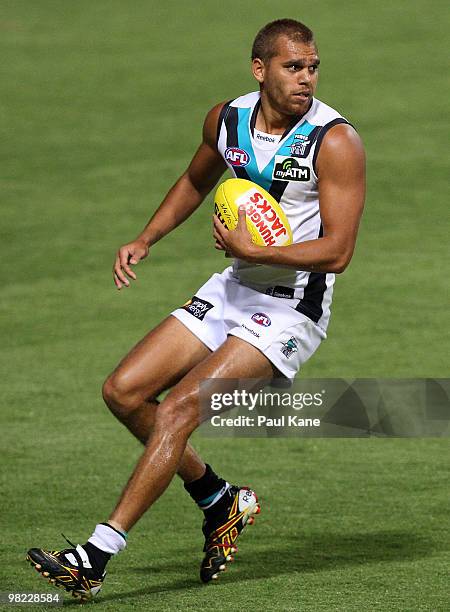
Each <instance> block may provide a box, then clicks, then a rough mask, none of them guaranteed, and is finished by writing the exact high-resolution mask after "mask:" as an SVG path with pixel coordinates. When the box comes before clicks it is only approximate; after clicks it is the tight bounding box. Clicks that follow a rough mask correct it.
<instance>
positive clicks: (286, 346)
mask: <svg viewBox="0 0 450 612" xmlns="http://www.w3.org/2000/svg"><path fill="white" fill-rule="evenodd" d="M280 350H281V352H282V353H283V355H284V356H285V357H287V358H288V359H289V357H290V356H291V355H292V354H293V353H296V352H297V351H298V346H297V340H296V339H295V338H294V336H291V337H290V338H289V340H288V341H287V342H283V346H282V347H281V349H280Z"/></svg>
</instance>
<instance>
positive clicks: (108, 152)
mask: <svg viewBox="0 0 450 612" xmlns="http://www.w3.org/2000/svg"><path fill="white" fill-rule="evenodd" d="M303 4H304V5H305V6H304V7H303V6H302V5H303ZM446 8H447V7H446V3H444V2H443V1H442V0H434V1H433V2H431V3H430V2H425V1H424V0H413V1H411V2H397V3H393V2H388V1H387V0H380V1H379V2H376V3H370V2H357V1H356V0H351V1H349V2H345V3H340V2H337V1H336V0H324V1H323V2H320V3H299V2H294V1H291V0H288V1H283V2H280V3H278V4H275V3H273V2H268V1H267V0H263V1H260V2H257V3H250V2H249V1H248V0H241V1H239V2H237V1H236V0H232V1H230V2H227V3H223V2H218V1H217V0H212V1H208V2H191V3H183V2H181V1H177V0H168V1H166V2H165V3H160V2H155V1H153V0H149V1H147V2H144V1H142V0H141V1H134V2H130V3H124V2H119V1H117V0H112V1H110V2H105V1H104V0H98V1H97V2H87V1H86V0H81V1H78V2H68V1H64V0H60V1H59V2H58V1H55V0H40V1H39V2H32V1H31V0H28V1H25V0H16V1H13V0H4V1H3V2H2V3H1V8H0V50H1V57H2V61H1V62H0V74H1V82H2V95H1V98H0V113H1V118H2V121H1V124H2V128H1V130H2V134H1V145H0V146H1V157H2V164H1V166H2V169H1V172H0V181H1V192H2V222H1V230H0V231H1V238H2V263H3V266H2V269H3V273H2V277H3V278H2V283H3V290H2V297H1V313H2V316H1V320H0V325H1V338H2V343H1V353H0V358H1V368H2V369H1V371H2V381H1V384H2V387H1V392H2V404H3V405H2V410H1V449H2V470H1V514H0V520H1V528H2V530H1V531H2V542H1V546H0V549H1V550H2V563H1V568H0V591H10V590H13V591H21V592H23V591H42V592H43V591H48V592H52V591H51V590H50V587H49V586H48V585H47V583H46V582H45V581H43V580H42V579H39V577H38V576H37V575H34V572H32V570H31V569H30V567H29V566H27V565H26V564H25V562H24V557H25V552H26V550H27V548H29V547H30V546H49V547H54V548H62V547H63V546H64V540H63V539H62V538H61V536H60V533H61V531H63V532H64V533H65V534H66V535H67V536H68V537H69V538H70V539H72V540H77V541H78V540H79V541H85V539H86V537H87V536H89V535H90V532H91V530H92V527H93V525H94V524H95V523H96V522H98V521H100V520H104V519H105V517H106V516H107V515H108V513H109V512H110V509H111V507H112V506H113V504H114V502H115V500H116V498H117V496H118V494H119V492H120V490H121V488H122V486H123V484H124V483H125V481H126V479H127V477H128V475H129V473H130V471H131V469H132V467H133V465H134V463H135V461H136V460H137V458H138V456H139V453H140V448H139V445H138V444H137V442H135V441H134V440H133V439H132V438H131V436H130V435H129V434H128V433H127V432H126V431H125V430H124V429H122V428H121V427H120V426H119V425H118V424H117V423H116V422H115V421H114V419H113V417H112V416H110V415H109V414H108V413H107V410H106V409H105V408H104V406H103V404H102V401H101V397H100V387H101V384H102V381H103V379H104V378H105V377H106V375H107V374H108V373H109V371H111V370H112V368H113V367H114V366H115V365H116V363H117V361H118V360H119V359H120V358H121V356H122V355H123V354H124V353H125V352H126V351H127V350H128V349H129V348H130V346H131V345H132V344H134V342H135V341H137V340H138V339H139V338H140V337H141V336H142V335H143V334H144V333H145V332H146V331H147V330H148V329H150V328H152V327H153V326H154V325H155V324H156V323H158V322H159V321H160V320H161V319H162V318H163V317H164V316H166V314H167V313H168V312H170V310H171V309H173V308H174V307H175V306H177V305H178V304H180V303H184V302H185V301H186V300H187V299H188V298H189V297H190V296H191V295H192V294H193V292H194V291H195V289H196V288H197V287H198V286H200V285H201V284H202V283H203V282H204V281H205V280H206V279H207V278H208V276H209V275H210V274H211V273H212V272H213V271H217V270H221V269H223V268H224V267H225V265H226V263H225V262H224V260H223V257H222V255H221V254H220V253H218V252H216V251H215V250H214V248H213V242H212V238H211V236H210V233H211V230H210V225H211V221H210V219H211V212H212V207H211V199H210V198H209V199H208V200H207V201H206V202H205V204H204V206H203V207H202V208H201V209H200V210H199V211H198V212H197V213H196V214H195V216H194V217H193V218H191V219H190V220H189V221H188V222H187V223H186V224H185V225H184V226H183V227H182V228H179V229H178V230H176V231H175V232H174V233H173V234H172V235H171V236H170V237H168V238H167V239H166V240H164V241H163V242H162V243H160V244H158V245H157V246H156V247H155V248H154V249H153V252H152V255H151V257H150V258H149V259H148V260H147V261H146V262H145V263H144V264H142V265H141V266H139V267H138V269H137V271H138V274H139V279H138V281H137V283H136V284H135V285H134V286H133V287H132V289H130V290H128V291H122V292H120V293H118V292H117V291H115V289H114V287H113V283H112V279H111V274H110V270H111V266H112V261H113V255H114V252H115V250H116V249H117V248H118V246H119V245H120V244H122V243H124V242H126V241H128V240H130V239H132V238H134V237H135V235H136V234H137V232H138V231H139V230H140V229H141V227H142V226H143V225H144V223H145V222H146V220H147V219H148V217H149V216H150V214H151V212H152V211H153V210H154V209H155V208H156V206H157V205H158V203H159V201H160V199H161V198H162V196H163V195H164V193H165V192H166V190H167V189H168V187H169V186H170V185H171V183H172V182H173V181H174V180H175V178H177V176H178V175H179V173H180V172H181V171H183V169H184V168H185V167H186V164H187V163H188V161H189V159H190V156H191V155H192V153H193V151H194V150H195V148H196V146H197V143H198V142H199V138H200V134H201V123H202V120H203V117H204V115H205V113H206V111H207V110H208V109H209V108H210V107H211V106H212V105H213V104H215V103H217V102H218V101H220V100H225V99H230V98H232V97H236V96H238V95H240V94H241V93H244V92H247V91H251V90H252V89H254V88H255V86H254V84H253V82H252V79H251V76H250V72H249V65H248V56H249V49H250V46H251V42H252V39H253V36H254V34H255V33H256V31H257V30H258V28H259V27H261V26H262V25H263V24H264V23H265V22H267V21H269V20H272V19H275V18H279V17H283V16H292V17H294V18H299V19H301V20H303V21H305V22H306V23H307V24H309V25H310V26H311V27H312V28H313V29H314V30H315V32H316V35H317V40H318V43H319V49H320V53H321V60H322V65H321V82H320V85H319V90H318V97H319V98H320V99H323V100H324V101H325V102H327V103H328V104H330V105H331V106H334V107H336V108H337V109H339V110H340V111H341V112H342V113H343V114H345V115H346V116H347V117H348V119H349V120H350V121H352V123H354V125H355V126H357V128H358V130H359V132H360V134H361V135H362V137H363V140H364V142H365V144H366V148H367V154H368V198H367V206H366V212H365V215H364V219H363V224H362V228H361V233H360V238H359V242H358V247H357V251H356V254H355V257H354V260H353V262H352V264H351V266H350V268H349V269H348V270H347V271H346V272H345V274H344V275H343V276H342V277H340V278H338V282H337V287H336V291H335V299H334V309H333V317H332V322H331V325H330V330H329V336H328V340H327V341H326V342H325V343H324V344H323V346H322V347H321V348H320V350H319V352H318V353H317V355H315V356H314V358H313V359H312V360H311V361H310V362H309V363H308V364H307V365H306V366H305V368H304V370H303V375H304V376H311V377H349V378H353V377H388V378H389V377H405V378H408V377H446V376H448V356H447V355H448V353H447V351H448V328H449V309H448V295H449V292H448V275H447V274H446V272H445V268H444V266H445V262H448V258H449V249H448V226H447V224H445V223H444V220H445V218H446V215H447V216H448V212H447V210H448V203H447V201H448V198H446V197H445V196H446V195H447V193H448V192H447V193H446V191H447V180H446V175H445V170H444V167H445V156H446V152H447V142H446V139H445V134H444V130H443V126H442V124H443V122H444V117H445V113H446V106H447V101H448V98H449V94H450V91H449V85H448V81H447V80H446V79H445V66H444V57H445V55H446V51H447V47H446V44H445V35H446V33H447V32H448V25H447V23H445V12H446ZM180 269H181V270H182V273H181V274H180ZM194 438H195V443H196V445H197V446H198V448H199V449H200V450H201V451H202V453H203V455H204V457H205V458H206V459H207V460H208V461H210V462H211V463H212V465H213V466H214V467H215V468H216V469H217V471H219V472H220V473H221V474H223V475H224V477H226V478H227V479H229V480H231V481H238V482H241V483H243V484H247V483H248V484H251V485H252V486H253V487H255V489H256V490H257V491H258V493H259V495H260V497H261V500H262V506H263V512H262V514H261V516H260V517H259V518H258V520H257V523H256V525H255V527H254V528H251V529H248V530H247V531H248V532H246V533H245V534H244V536H243V538H242V542H241V545H240V552H239V555H238V559H237V561H236V562H235V564H234V565H233V566H232V568H230V571H229V572H227V573H226V575H224V576H222V577H221V580H220V581H219V583H218V584H214V585H211V586H208V587H204V586H202V585H201V584H199V582H198V564H199V562H200V559H201V552H200V551H201V545H202V538H201V532H200V522H201V515H200V512H199V511H198V510H197V509H196V508H195V507H194V506H193V504H192V502H191V501H190V500H189V499H188V498H187V496H186V495H185V493H184V492H183V490H182V486H181V483H180V482H179V481H178V480H176V481H174V482H173V483H172V485H171V486H170V488H169V490H168V491H167V492H166V494H165V495H164V496H163V497H162V498H161V499H160V500H159V501H158V502H157V503H156V505H155V506H154V508H153V509H152V510H151V512H149V513H148V514H147V515H146V516H145V517H144V518H143V519H142V521H141V522H140V523H139V524H138V525H137V527H136V528H135V530H133V532H132V534H131V536H130V545H129V547H128V550H127V551H126V553H124V554H122V555H120V556H119V557H118V558H117V559H116V560H114V561H113V562H112V563H111V565H110V572H109V575H108V578H107V581H106V583H105V588H104V590H103V591H102V594H101V595H100V596H99V598H98V600H97V601H96V602H95V604H94V605H95V609H96V610H99V611H101V610H118V609H120V610H124V611H125V610H132V609H150V610H153V609H154V610H185V609H186V610H190V609H192V610H194V609H195V610H210V609H226V610H228V609H232V608H236V607H237V608H238V609H241V608H244V607H246V608H247V607H249V608H251V609H255V610H274V611H278V610H305V611H316V610H317V611H327V612H328V611H334V610H336V611H344V612H347V611H358V612H359V611H360V610H363V609H365V610H377V611H384V610H398V611H406V610H408V611H409V610H411V611H416V610H424V611H425V610H427V611H428V610H429V611H444V610H448V609H449V606H450V604H449V600H448V582H447V584H446V580H448V574H447V571H448V562H449V559H450V554H449V546H448V534H449V529H448V527H449V525H448V505H447V504H448V495H447V493H448V477H449V460H448V459H449V453H448V439H410V440H407V439H402V440H400V439H391V440H382V439H360V440H358V439H355V440H338V439H336V440H332V439H326V440H325V439H317V440H295V439H289V440H288V439H268V440H265V439H258V440H246V439H238V440H230V439H226V440H223V441H222V440H217V439H215V440H211V439H206V438H204V437H201V436H200V435H199V434H197V435H196V436H194ZM69 603H71V602H69ZM75 605H77V604H75ZM24 609H25V608H24ZM26 609H38V607H33V606H27V607H26Z"/></svg>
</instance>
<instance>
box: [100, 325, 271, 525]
mask: <svg viewBox="0 0 450 612" xmlns="http://www.w3.org/2000/svg"><path fill="white" fill-rule="evenodd" d="M274 373H275V372H274V366H273V365H272V363H271V362H270V361H269V360H268V358H267V357H266V356H265V355H263V353H261V352H260V351H259V350H258V349H257V348H255V347H254V346H252V345H250V344H248V343H247V342H245V341H244V340H241V339H240V338H236V337H232V336H230V337H229V338H228V339H227V340H226V342H225V343H224V344H223V345H222V346H221V347H219V348H218V349H217V350H216V351H215V352H214V353H212V354H211V355H209V356H208V357H207V358H206V359H204V360H203V361H202V362H201V363H199V364H198V365H197V366H196V367H195V368H193V369H192V370H191V371H190V372H189V373H188V374H186V376H185V377H184V378H183V379H182V380H181V381H180V382H179V383H178V384H177V385H176V386H175V387H174V388H173V389H172V390H171V391H170V393H169V394H168V395H167V397H166V398H165V399H164V400H163V401H162V402H161V404H160V405H159V407H158V409H157V413H156V420H155V427H154V429H153V432H152V434H151V435H150V437H149V440H148V442H147V446H146V449H145V451H144V453H143V455H142V456H141V458H140V460H139V462H138V464H137V465H136V468H135V470H134V472H133V474H132V476H131V478H130V480H129V481H128V484H127V486H126V487H125V489H124V491H123V493H122V496H121V498H120V500H119V502H118V504H117V506H116V508H115V509H114V511H113V513H112V514H111V516H110V518H109V520H108V522H109V523H110V524H111V525H112V526H113V527H115V528H116V529H118V530H119V531H125V532H128V531H129V530H130V529H131V528H132V527H133V525H134V524H135V523H136V522H137V521H138V520H139V518H140V517H141V516H142V514H143V513H144V512H145V511H146V510H147V509H148V508H149V507H150V506H151V505H152V504H153V503H154V502H155V501H156V500H157V499H158V497H159V496H160V495H161V493H162V492H163V491H164V490H165V489H166V488H167V486H168V485H169V483H170V481H171V480H172V478H173V476H174V474H175V472H176V469H177V466H178V463H179V461H180V458H181V456H182V454H183V452H184V448H185V446H186V443H187V441H188V439H189V436H190V435H191V434H192V432H193V431H194V430H195V429H196V428H197V427H198V425H199V424H200V422H201V415H200V411H199V387H200V383H201V382H202V381H204V380H206V379H218V378H219V379H228V378H229V379H238V378H240V379H243V378H249V379H253V380H255V383H256V381H257V380H260V381H261V382H262V381H268V380H271V379H272V378H273V376H274Z"/></svg>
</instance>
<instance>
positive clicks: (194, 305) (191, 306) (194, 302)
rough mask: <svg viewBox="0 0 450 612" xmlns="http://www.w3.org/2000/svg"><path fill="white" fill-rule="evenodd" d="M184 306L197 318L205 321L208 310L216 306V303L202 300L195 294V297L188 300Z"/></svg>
mask: <svg viewBox="0 0 450 612" xmlns="http://www.w3.org/2000/svg"><path fill="white" fill-rule="evenodd" d="M183 308H184V310H187V311H188V312H189V313H190V314H191V315H192V316H194V317H195V318H196V319H200V321H203V319H204V318H205V315H206V313H207V312H208V310H211V308H214V304H211V303H210V302H207V301H206V300H201V299H200V298H199V297H197V296H196V295H194V297H193V298H192V299H191V300H189V302H186V304H185V305H184V306H183Z"/></svg>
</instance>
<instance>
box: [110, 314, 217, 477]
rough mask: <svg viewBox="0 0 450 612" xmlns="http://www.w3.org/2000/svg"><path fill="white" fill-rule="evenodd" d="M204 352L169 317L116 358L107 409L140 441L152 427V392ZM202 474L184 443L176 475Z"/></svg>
mask: <svg viewBox="0 0 450 612" xmlns="http://www.w3.org/2000/svg"><path fill="white" fill-rule="evenodd" d="M210 353H211V351H210V350H209V349H208V348H207V347H206V346H205V344H203V342H201V340H199V339H198V338H197V337H196V336H195V335H194V334H193V333H192V332H190V331H189V329H188V328H187V327H186V326H185V325H183V324H182V323H180V321H178V320H177V319H176V318H175V317H172V316H169V317H168V318H167V319H165V320H164V321H162V323H160V324H159V325H158V326H157V327H155V329H153V330H152V331H151V332H149V333H148V334H147V335H146V336H145V337H144V338H143V339H142V340H140V342H138V343H137V344H136V346H135V347H134V348H132V349H131V351H130V352H129V353H128V354H127V355H126V356H125V357H124V358H123V359H122V361H121V362H120V363H119V365H118V366H117V367H116V369H115V370H114V371H113V372H112V374H111V375H110V376H109V377H108V378H107V380H106V381H105V383H104V385H103V398H104V400H105V402H106V404H107V405H108V407H109V408H110V410H111V412H112V413H113V414H114V415H115V416H116V417H117V418H118V419H119V420H120V421H121V422H122V423H123V424H124V425H125V426H126V427H127V428H128V429H129V430H130V432H131V433H132V434H133V435H134V436H136V438H137V439H138V440H140V441H141V442H142V443H143V444H145V443H146V442H147V439H148V437H149V435H150V433H151V431H152V429H153V425H154V421H155V413H156V408H157V406H158V403H159V402H158V400H157V397H158V395H159V394H160V393H162V392H163V391H165V390H167V389H169V388H170V387H173V386H174V385H175V384H176V383H177V382H179V381H180V380H181V379H182V378H183V376H184V375H185V374H187V372H189V371H190V370H192V368H193V367H195V366H196V365H197V364H198V363H200V362H201V361H203V359H205V358H206V357H207V356H208V355H209V354H210ZM204 473H205V464H204V463H203V461H202V460H201V459H200V457H199V456H198V455H197V453H196V452H195V451H194V449H193V448H192V446H191V445H190V444H188V445H187V447H186V450H185V452H184V454H183V457H182V460H181V462H180V465H179V468H178V474H179V476H181V478H182V479H183V481H184V482H185V483H189V482H192V481H194V480H197V479H199V478H200V477H201V476H202V475H203V474H204Z"/></svg>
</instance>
